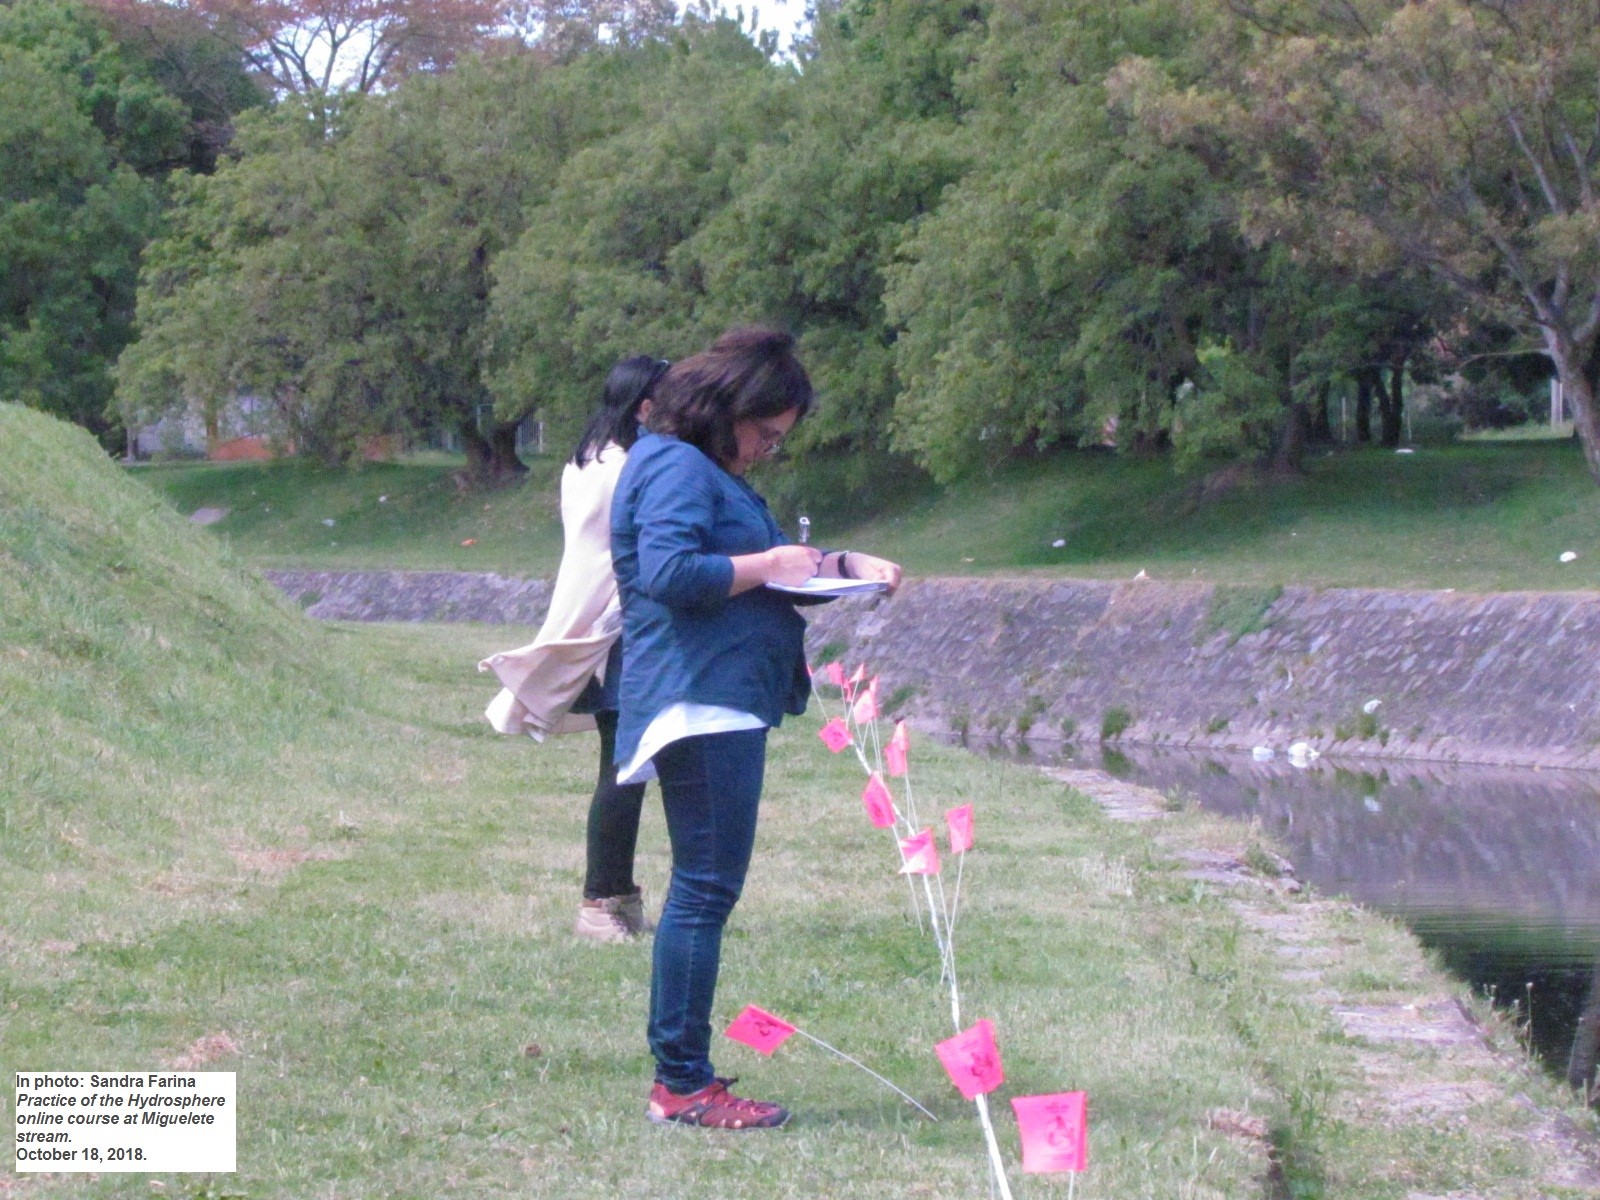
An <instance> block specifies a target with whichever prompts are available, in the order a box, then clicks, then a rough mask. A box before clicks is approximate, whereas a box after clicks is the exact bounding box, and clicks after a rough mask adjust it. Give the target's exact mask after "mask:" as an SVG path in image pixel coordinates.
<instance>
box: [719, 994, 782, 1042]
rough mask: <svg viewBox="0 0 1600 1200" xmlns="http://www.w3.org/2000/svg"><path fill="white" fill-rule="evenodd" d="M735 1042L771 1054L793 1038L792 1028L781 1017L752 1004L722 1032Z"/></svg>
mask: <svg viewBox="0 0 1600 1200" xmlns="http://www.w3.org/2000/svg"><path fill="white" fill-rule="evenodd" d="M723 1032H724V1033H726V1034H727V1035H728V1036H729V1037H731V1038H732V1039H733V1040H734V1041H736V1042H743V1043H744V1044H745V1045H746V1046H749V1047H750V1048H751V1049H752V1050H757V1051H759V1052H760V1053H762V1054H771V1053H772V1052H773V1051H774V1050H776V1049H777V1048H778V1047H779V1046H781V1045H783V1044H784V1043H785V1042H786V1041H788V1040H789V1039H790V1038H791V1037H793V1036H794V1032H795V1030H794V1026H793V1025H791V1024H789V1022H787V1021H785V1020H784V1019H783V1018H782V1017H779V1016H774V1015H773V1014H772V1013H769V1012H768V1011H767V1010H766V1009H764V1008H757V1007H756V1006H755V1005H754V1004H750V1005H746V1006H745V1010H744V1011H743V1012H742V1013H740V1014H739V1015H738V1016H737V1017H735V1018H734V1019H733V1024H731V1025H729V1026H728V1028H727V1029H725V1030H724V1031H723Z"/></svg>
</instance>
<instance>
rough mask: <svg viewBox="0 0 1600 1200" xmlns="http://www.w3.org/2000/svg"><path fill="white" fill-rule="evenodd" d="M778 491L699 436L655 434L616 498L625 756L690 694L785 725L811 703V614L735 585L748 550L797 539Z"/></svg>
mask: <svg viewBox="0 0 1600 1200" xmlns="http://www.w3.org/2000/svg"><path fill="white" fill-rule="evenodd" d="M787 540H788V539H786V538H785V537H784V536H783V532H782V531H781V530H780V529H779V528H778V523H777V522H776V521H774V520H773V519H772V514H771V513H770V512H768V511H767V503H766V501H765V500H763V499H762V498H761V497H760V496H759V495H758V494H757V493H756V491H755V489H754V488H752V487H751V486H750V485H749V484H748V483H746V482H745V481H744V480H743V479H740V478H739V477H738V476H736V475H731V474H729V473H728V472H727V471H724V470H723V469H722V468H721V467H720V466H718V465H717V464H716V463H715V462H713V461H712V460H711V459H709V458H707V457H706V456H705V455H704V454H702V453H701V452H700V451H699V450H697V449H695V448H694V447H693V446H691V445H689V444H688V443H687V442H680V441H679V440H678V439H677V438H674V437H669V436H666V435H664V434H656V433H651V434H646V435H645V436H643V437H641V438H640V439H639V440H638V441H637V442H635V443H634V445H633V448H632V449H631V450H630V451H629V452H628V462H627V465H626V466H624V467H623V468H622V475H621V477H620V478H619V479H618V480H617V490H616V494H615V496H614V497H613V498H612V501H611V565H612V569H613V570H614V571H615V572H616V574H617V586H618V588H619V589H620V591H621V595H622V646H623V657H622V688H621V695H620V697H619V700H620V704H619V713H620V716H619V719H618V722H617V751H616V761H617V762H618V763H619V764H620V763H626V762H627V761H629V760H630V759H631V758H632V757H633V754H634V752H635V751H636V750H637V749H638V746H639V739H640V738H641V737H642V736H643V734H644V731H645V729H646V728H647V727H648V726H649V724H650V721H651V720H652V719H653V718H654V717H655V716H656V714H657V713H659V712H661V711H662V710H663V709H665V708H666V707H667V706H669V705H672V704H676V703H678V702H679V701H683V700H687V701H690V702H692V703H695V704H717V705H723V706H725V707H727V708H736V709H739V710H740V711H742V712H748V713H753V714H755V715H756V716H757V717H760V718H761V720H763V721H765V722H766V723H767V724H768V725H773V726H776V725H778V724H780V723H781V722H782V720H783V715H784V714H785V713H794V714H799V713H802V712H804V711H805V708H806V701H807V699H808V698H809V696H810V692H811V685H810V682H809V680H808V679H807V677H806V660H805V645H804V637H805V622H804V621H803V620H801V618H800V614H799V613H797V612H796V611H795V606H794V603H793V599H792V598H791V597H787V596H785V595H784V594H783V593H781V592H774V591H770V590H768V589H767V588H759V587H758V588H752V589H750V590H749V591H747V592H742V593H740V594H739V595H737V596H732V597H730V596H729V595H728V589H729V588H730V587H732V586H733V563H732V562H731V561H729V560H730V558H731V557H732V556H734V555H738V554H758V553H760V552H761V551H763V550H768V549H770V548H771V547H773V546H776V545H779V544H781V543H783V542H785V541H787Z"/></svg>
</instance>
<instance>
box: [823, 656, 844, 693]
mask: <svg viewBox="0 0 1600 1200" xmlns="http://www.w3.org/2000/svg"><path fill="white" fill-rule="evenodd" d="M822 673H823V674H824V675H826V676H827V677H828V682H829V683H831V684H833V686H834V687H836V688H838V689H840V690H841V691H843V690H844V686H845V678H844V664H843V663H836V662H831V663H829V664H828V665H827V666H825V667H823V668H822Z"/></svg>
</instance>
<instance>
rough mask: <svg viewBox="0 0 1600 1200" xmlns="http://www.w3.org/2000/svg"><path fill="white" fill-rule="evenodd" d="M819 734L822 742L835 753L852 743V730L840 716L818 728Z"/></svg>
mask: <svg viewBox="0 0 1600 1200" xmlns="http://www.w3.org/2000/svg"><path fill="white" fill-rule="evenodd" d="M817 736H818V737H819V738H821V739H822V744H823V745H824V746H826V747H827V748H828V749H829V750H832V751H833V752H834V753H835V754H837V753H839V751H841V750H843V749H844V748H845V747H846V746H848V745H849V744H850V730H849V729H847V728H846V727H845V723H844V720H843V719H842V718H840V717H834V718H833V719H832V720H831V721H829V722H828V723H827V724H826V725H824V726H823V727H822V728H821V729H819V730H817Z"/></svg>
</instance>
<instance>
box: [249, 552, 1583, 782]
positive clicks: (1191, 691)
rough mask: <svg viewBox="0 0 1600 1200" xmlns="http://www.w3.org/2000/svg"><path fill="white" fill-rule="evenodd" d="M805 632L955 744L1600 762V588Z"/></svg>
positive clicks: (1147, 595)
mask: <svg viewBox="0 0 1600 1200" xmlns="http://www.w3.org/2000/svg"><path fill="white" fill-rule="evenodd" d="M266 575H267V577H268V578H269V579H271V580H272V582H273V583H275V584H276V585H277V586H278V587H279V588H281V589H282V590H283V591H285V592H286V593H288V595H289V596H291V597H292V598H294V599H296V600H297V601H299V602H300V603H301V604H302V606H304V607H305V610H306V612H307V613H308V614H310V615H311V616H314V617H322V618H328V619H335V620H352V621H481V622H485V623H490V624H515V625H537V624H539V623H540V622H541V621H542V620H543V619H544V613H545V609H546V607H547V605H548V603H549V595H550V585H549V583H548V582H547V581H545V580H538V579H514V578H509V577H506V576H500V575H489V574H478V573H467V572H452V571H302V570H281V571H268V572H266ZM807 616H808V619H809V620H810V622H811V627H810V633H809V638H808V640H809V645H810V649H811V653H812V656H813V658H814V659H815V658H820V657H844V658H847V659H848V660H849V661H850V662H851V663H852V664H853V663H855V662H857V661H863V660H864V661H866V662H867V663H868V664H869V665H870V668H871V669H872V670H873V671H874V672H876V673H878V674H880V675H881V676H882V677H883V683H884V689H883V695H884V697H885V698H887V699H889V700H891V701H892V702H893V704H892V708H893V710H894V711H897V712H899V713H902V714H908V715H910V716H912V717H913V718H915V719H916V720H917V722H918V723H919V724H922V725H926V726H929V727H932V728H942V729H949V730H951V731H954V732H958V733H960V732H967V733H970V734H972V735H974V736H994V735H1004V736H1010V737H1015V736H1019V735H1021V736H1026V737H1028V738H1030V739H1037V740H1052V739H1061V738H1072V739H1078V740H1085V739H1087V740H1094V739H1097V738H1100V737H1101V736H1102V733H1103V732H1104V733H1107V734H1109V735H1110V736H1112V737H1115V738H1119V739H1121V740H1123V741H1129V742H1139V743H1146V744H1167V745H1184V746H1192V747H1197V748H1209V747H1215V748H1219V749H1223V748H1225V749H1249V748H1251V747H1254V746H1258V745H1270V746H1274V747H1276V748H1277V749H1278V750H1280V751H1282V750H1283V749H1285V748H1286V747H1287V746H1288V745H1289V744H1290V743H1292V742H1295V741H1306V742H1309V743H1310V744H1311V745H1313V746H1315V747H1316V748H1317V749H1319V750H1321V751H1323V752H1324V753H1327V752H1335V753H1339V754H1359V755H1367V756H1381V757H1392V758H1420V759H1433V760H1443V761H1455V762H1473V763H1497V764H1504V765H1513V766H1515V765H1521V766H1564V767H1591V768H1594V767H1600V595H1596V594H1594V593H1584V592H1567V593H1532V592H1529V593H1514V592H1513V593H1496V594H1490V595H1476V594H1469V593H1464V592H1397V591H1369V590H1358V589H1348V588H1330V589H1325V590H1315V589H1311V588H1285V589H1283V590H1282V591H1281V592H1279V591H1277V590H1272V591H1263V590H1260V589H1248V588H1229V587H1213V586H1212V585H1210V584H1174V583H1161V582H1155V581H1146V580H1139V581H1134V582H1129V583H1109V582H1103V581H1095V580H1032V579H1026V580H988V579H921V580H912V581H911V582H909V583H907V584H906V585H905V586H904V587H903V588H901V590H900V592H899V594H898V595H896V596H894V597H871V598H867V599H857V600H840V601H837V602H835V603H833V604H829V605H824V606H821V607H819V608H813V609H809V610H807ZM1373 701H1377V703H1376V704H1373ZM1369 709H1370V711H1368V710H1369Z"/></svg>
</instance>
